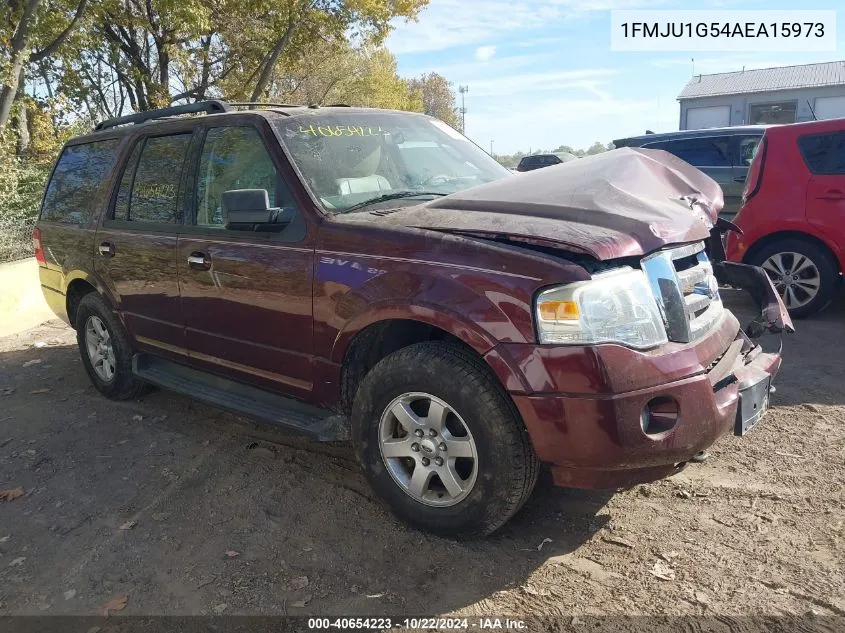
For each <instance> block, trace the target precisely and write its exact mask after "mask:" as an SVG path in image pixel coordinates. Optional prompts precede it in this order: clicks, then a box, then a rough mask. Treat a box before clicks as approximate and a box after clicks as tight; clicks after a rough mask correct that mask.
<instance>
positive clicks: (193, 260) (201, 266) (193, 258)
mask: <svg viewBox="0 0 845 633" xmlns="http://www.w3.org/2000/svg"><path fill="white" fill-rule="evenodd" d="M188 266H190V267H191V268H193V269H194V270H208V269H209V268H211V258H210V257H209V256H208V255H206V254H205V253H199V252H194V253H191V254H190V255H188Z"/></svg>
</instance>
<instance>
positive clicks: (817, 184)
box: [798, 131, 845, 244]
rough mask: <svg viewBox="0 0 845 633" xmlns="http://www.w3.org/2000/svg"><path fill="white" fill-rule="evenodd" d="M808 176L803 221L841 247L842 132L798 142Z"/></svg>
mask: <svg viewBox="0 0 845 633" xmlns="http://www.w3.org/2000/svg"><path fill="white" fill-rule="evenodd" d="M798 147H799V149H800V151H801V155H802V158H803V159H804V162H805V164H806V165H807V168H808V169H809V170H810V173H811V174H812V176H811V177H810V182H809V183H808V185H807V220H808V221H809V222H810V223H811V224H814V225H816V226H817V227H818V228H820V229H821V230H822V231H824V232H825V233H827V234H828V235H830V236H831V237H832V238H833V239H834V240H835V241H836V243H838V244H842V243H845V131H842V132H828V133H824V134H812V135H808V136H803V137H800V138H799V139H798Z"/></svg>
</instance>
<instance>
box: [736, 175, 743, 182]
mask: <svg viewBox="0 0 845 633" xmlns="http://www.w3.org/2000/svg"><path fill="white" fill-rule="evenodd" d="M734 182H745V176H734Z"/></svg>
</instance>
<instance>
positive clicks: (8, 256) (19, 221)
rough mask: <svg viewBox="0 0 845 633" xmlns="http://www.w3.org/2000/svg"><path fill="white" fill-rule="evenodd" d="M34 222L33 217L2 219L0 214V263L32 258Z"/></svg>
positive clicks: (6, 217)
mask: <svg viewBox="0 0 845 633" xmlns="http://www.w3.org/2000/svg"><path fill="white" fill-rule="evenodd" d="M35 220H36V218H35V216H30V217H20V216H18V217H15V216H5V217H4V216H3V215H2V214H0V263H3V262H12V261H15V260H18V259H24V258H26V257H32V255H33V247H32V229H33V228H35Z"/></svg>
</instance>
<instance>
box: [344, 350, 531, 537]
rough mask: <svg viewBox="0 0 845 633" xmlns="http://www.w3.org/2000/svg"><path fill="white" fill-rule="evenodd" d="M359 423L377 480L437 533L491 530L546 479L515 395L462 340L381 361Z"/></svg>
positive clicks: (391, 499) (402, 508) (355, 419)
mask: <svg viewBox="0 0 845 633" xmlns="http://www.w3.org/2000/svg"><path fill="white" fill-rule="evenodd" d="M352 424H353V433H354V440H355V442H356V449H357V453H358V458H359V460H360V462H361V464H362V466H363V468H364V472H365V474H366V476H367V478H368V479H369V481H370V483H371V485H372V486H373V488H374V489H375V490H376V492H378V493H379V494H380V495H381V497H382V498H383V499H385V501H387V503H388V504H389V505H390V507H391V508H392V509H393V511H394V512H395V513H396V514H397V515H398V516H399V517H400V518H402V519H404V520H406V521H408V522H409V523H412V524H414V525H416V526H418V527H420V528H423V529H425V530H428V531H431V532H435V533H438V534H441V535H444V536H473V535H485V534H490V533H491V532H493V531H495V530H496V529H498V528H499V527H501V526H502V525H504V524H505V523H506V522H507V521H508V519H510V518H511V517H512V516H513V515H514V514H515V513H516V512H517V511H518V510H519V509H520V508H521V507H522V505H523V504H524V503H525V501H526V500H527V499H528V497H529V496H530V494H531V491H532V490H533V488H534V484H535V483H536V481H537V473H538V471H539V464H538V461H537V457H536V456H535V454H534V450H533V447H532V445H531V441H530V439H529V437H528V433H527V431H526V430H525V427H524V426H523V424H522V420H521V419H520V418H519V415H518V413H517V411H516V409H515V407H514V405H513V403H512V402H511V401H510V399H509V398H508V396H507V394H506V393H505V392H504V391H503V389H502V388H501V386H500V385H499V384H498V382H497V381H496V380H495V378H494V377H493V376H492V375H491V374H490V373H489V371H488V370H487V368H486V366H485V365H484V364H483V362H481V361H480V360H478V359H476V358H474V357H473V356H472V355H471V354H469V353H468V352H465V351H464V350H461V349H460V348H458V347H456V346H453V345H449V344H445V343H441V342H427V343H418V344H415V345H411V346H409V347H406V348H404V349H401V350H399V351H397V352H395V353H393V354H391V355H389V356H387V357H386V358H384V359H383V360H381V361H380V362H379V363H378V364H377V365H376V366H375V367H374V368H373V369H372V370H371V371H370V373H369V374H367V376H366V377H365V378H364V380H363V381H362V382H361V385H360V387H359V389H358V392H357V394H356V397H355V402H354V405H353V412H352Z"/></svg>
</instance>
